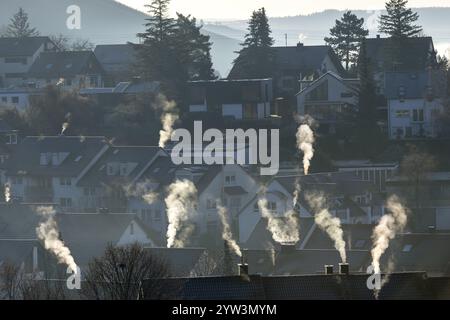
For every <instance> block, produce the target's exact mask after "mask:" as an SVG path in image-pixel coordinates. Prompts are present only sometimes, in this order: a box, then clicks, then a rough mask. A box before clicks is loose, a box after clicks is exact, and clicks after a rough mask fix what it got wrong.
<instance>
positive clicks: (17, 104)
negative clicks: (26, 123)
mask: <svg viewBox="0 0 450 320" xmlns="http://www.w3.org/2000/svg"><path fill="white" fill-rule="evenodd" d="M41 94H42V92H41V90H38V89H33V88H29V87H9V88H0V107H2V108H3V107H5V108H15V109H17V110H19V111H25V110H26V109H27V108H28V107H29V105H30V98H31V97H33V96H38V95H41Z"/></svg>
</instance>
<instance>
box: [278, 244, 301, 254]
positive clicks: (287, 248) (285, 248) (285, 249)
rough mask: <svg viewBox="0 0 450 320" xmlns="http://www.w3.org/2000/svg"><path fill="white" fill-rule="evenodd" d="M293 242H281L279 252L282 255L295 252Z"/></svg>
mask: <svg viewBox="0 0 450 320" xmlns="http://www.w3.org/2000/svg"><path fill="white" fill-rule="evenodd" d="M296 249H297V248H296V247H295V243H283V244H282V245H281V249H280V253H281V254H283V255H286V254H292V253H295V250H296Z"/></svg>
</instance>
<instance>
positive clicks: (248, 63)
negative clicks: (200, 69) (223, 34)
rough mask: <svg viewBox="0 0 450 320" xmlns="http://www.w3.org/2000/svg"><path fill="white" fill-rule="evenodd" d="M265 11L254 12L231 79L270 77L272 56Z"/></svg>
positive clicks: (271, 43) (270, 38)
mask: <svg viewBox="0 0 450 320" xmlns="http://www.w3.org/2000/svg"><path fill="white" fill-rule="evenodd" d="M271 32H272V31H271V30H270V26H269V20H268V18H267V15H266V10H265V9H264V8H261V9H259V10H257V11H254V12H253V14H252V17H251V19H250V21H249V24H248V33H247V34H246V36H245V41H244V43H242V44H241V45H242V47H243V48H242V49H241V50H240V51H239V52H237V53H239V56H238V57H237V58H236V59H235V60H234V62H233V63H234V68H233V69H234V70H235V73H234V74H232V75H230V77H231V78H265V77H270V76H272V73H273V64H274V54H273V51H272V45H273V43H274V40H273V38H272V37H271Z"/></svg>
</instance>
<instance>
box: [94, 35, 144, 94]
mask: <svg viewBox="0 0 450 320" xmlns="http://www.w3.org/2000/svg"><path fill="white" fill-rule="evenodd" d="M135 46H136V45H134V44H131V43H127V44H105V45H97V46H96V47H95V49H94V54H95V56H96V57H97V60H98V61H99V62H100V64H101V66H102V68H103V70H105V73H106V78H105V83H108V85H112V86H114V85H116V84H118V83H119V82H127V81H130V80H131V79H132V78H133V77H134V73H133V68H134V66H135V64H136V62H137V56H136V48H135Z"/></svg>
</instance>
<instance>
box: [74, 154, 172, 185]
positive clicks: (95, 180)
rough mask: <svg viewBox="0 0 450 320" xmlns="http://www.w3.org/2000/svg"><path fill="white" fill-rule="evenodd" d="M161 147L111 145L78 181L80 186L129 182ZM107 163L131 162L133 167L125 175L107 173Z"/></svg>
mask: <svg viewBox="0 0 450 320" xmlns="http://www.w3.org/2000/svg"><path fill="white" fill-rule="evenodd" d="M159 151H161V152H162V149H161V148H159V147H146V146H143V147H140V146H129V147H128V146H111V147H110V148H109V149H108V151H107V152H105V153H104V154H103V155H102V157H101V158H100V159H99V160H98V161H97V162H96V163H95V165H94V166H93V167H92V168H91V169H90V170H89V171H88V172H87V173H86V174H85V175H84V177H83V178H82V179H81V180H80V181H79V183H78V184H79V185H80V186H96V185H103V184H111V183H121V184H125V183H130V182H131V181H133V180H134V179H135V178H136V177H137V175H138V174H139V173H141V172H142V170H143V169H144V168H145V166H146V165H148V164H149V162H150V161H151V160H152V159H153V158H154V157H155V156H156V155H157V153H158V152H159ZM166 161H167V159H166ZM108 163H123V164H126V163H128V164H130V165H131V164H133V166H134V167H133V169H132V171H131V172H129V173H128V174H127V175H126V176H121V175H119V174H117V175H108V173H107V165H108Z"/></svg>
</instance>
